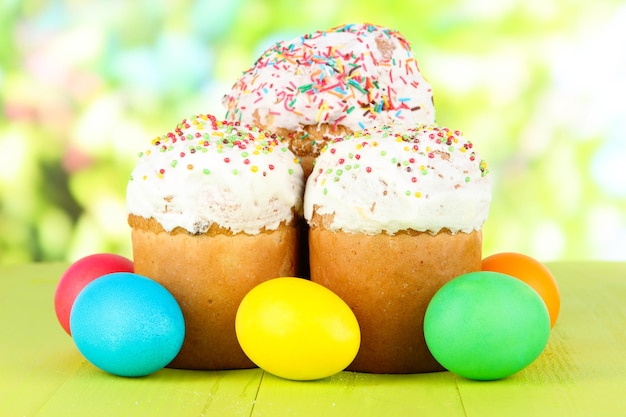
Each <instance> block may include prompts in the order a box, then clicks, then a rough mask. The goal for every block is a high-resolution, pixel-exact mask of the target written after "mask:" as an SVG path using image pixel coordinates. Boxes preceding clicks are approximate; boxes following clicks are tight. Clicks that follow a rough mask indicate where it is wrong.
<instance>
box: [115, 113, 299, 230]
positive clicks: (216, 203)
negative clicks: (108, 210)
mask: <svg viewBox="0 0 626 417" xmlns="http://www.w3.org/2000/svg"><path fill="white" fill-rule="evenodd" d="M302 193H303V174H302V168H301V167H300V164H299V161H298V159H297V158H296V157H295V156H294V155H293V153H292V152H291V151H290V150H289V149H288V148H287V146H286V145H285V144H284V143H283V142H282V141H281V140H280V139H279V138H278V137H276V135H274V134H272V133H270V132H268V131H264V130H261V129H258V128H256V127H251V126H245V125H240V124H239V123H231V122H225V121H218V120H216V118H215V117H214V116H212V115H206V114H201V115H197V116H194V117H192V118H189V119H185V120H183V121H182V122H181V123H180V124H179V125H178V126H177V127H176V129H175V130H174V131H173V132H169V133H167V134H164V135H161V136H159V137H156V138H155V139H154V140H153V141H152V146H151V147H150V148H149V149H148V150H146V151H145V152H142V153H140V157H139V162H138V164H137V166H136V167H135V169H134V170H133V172H132V174H131V178H130V181H129V183H128V188H127V210H128V212H129V214H135V215H139V216H142V217H144V218H154V219H156V220H157V221H158V222H159V223H160V224H161V226H163V228H164V229H165V230H166V231H171V230H173V229H174V228H176V227H182V228H184V229H186V230H187V231H189V232H190V233H193V234H198V233H204V232H206V230H208V228H209V227H210V226H211V225H212V224H214V223H215V224H217V225H219V226H220V227H223V228H227V229H229V230H230V231H232V232H233V233H237V232H245V233H248V234H257V233H259V232H260V231H261V230H262V229H266V230H274V229H276V228H277V227H278V226H279V224H280V223H281V222H289V221H291V220H292V219H293V211H294V209H295V210H296V211H298V210H299V209H300V208H301V200H302Z"/></svg>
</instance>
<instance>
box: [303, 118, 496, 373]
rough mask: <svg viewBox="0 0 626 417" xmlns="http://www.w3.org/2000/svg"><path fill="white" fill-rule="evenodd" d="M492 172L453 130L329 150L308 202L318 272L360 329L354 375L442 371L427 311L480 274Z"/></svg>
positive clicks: (394, 129)
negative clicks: (463, 278)
mask: <svg viewBox="0 0 626 417" xmlns="http://www.w3.org/2000/svg"><path fill="white" fill-rule="evenodd" d="M487 174H488V171H487V168H486V164H485V162H484V161H482V160H481V159H480V158H479V156H478V155H477V154H476V152H475V150H474V149H473V145H472V143H471V142H470V141H468V140H466V139H464V137H463V136H462V134H461V132H459V131H454V130H450V129H447V128H444V127H435V126H427V125H420V126H414V127H398V126H382V127H379V128H372V129H367V130H364V131H361V132H357V133H355V134H353V135H349V136H347V137H345V138H344V139H342V140H337V141H335V142H329V143H328V144H327V145H326V147H325V148H324V149H323V150H322V152H321V154H320V156H319V157H318V158H317V160H316V163H315V167H314V170H313V172H312V174H311V175H310V176H309V178H308V181H307V184H306V191H305V197H304V216H305V218H306V220H307V221H308V224H309V226H310V230H309V245H310V273H311V280H312V281H314V282H318V283H320V284H322V285H324V286H326V287H328V288H329V289H331V290H332V291H334V292H335V293H337V294H338V295H339V296H340V297H341V298H342V299H344V300H345V301H346V302H347V303H348V305H350V307H351V308H352V309H353V311H354V313H355V316H356V317H357V319H358V321H359V325H360V326H361V334H362V341H361V348H360V350H359V353H358V354H357V356H356V358H355V360H354V361H353V362H352V364H351V365H350V366H349V368H348V369H350V370H354V371H363V372H373V373H415V372H431V371H437V370H442V369H443V368H442V367H441V365H440V364H438V363H437V361H436V360H435V359H434V358H433V357H432V355H431V354H430V352H429V350H428V348H427V346H426V344H425V342H424V333H423V319H424V313H425V310H426V307H427V305H428V303H429V301H430V299H431V298H432V296H433V295H434V293H435V292H436V291H437V290H438V289H439V288H440V287H441V286H442V285H443V284H445V283H446V282H447V281H449V280H451V279H453V278H455V277H457V276H459V275H461V274H464V273H468V272H472V271H478V270H480V268H481V256H482V226H483V223H484V222H485V220H486V218H487V215H488V212H489V205H490V201H491V187H490V176H489V175H487Z"/></svg>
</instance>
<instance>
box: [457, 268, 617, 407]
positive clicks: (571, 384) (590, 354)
mask: <svg viewBox="0 0 626 417" xmlns="http://www.w3.org/2000/svg"><path fill="white" fill-rule="evenodd" d="M549 268H550V270H551V271H552V272H553V274H554V275H555V278H556V279H557V282H559V285H560V289H561V300H562V305H561V314H560V316H559V320H558V322H557V324H556V325H555V327H554V329H553V330H552V333H551V335H550V340H549V342H548V346H547V347H546V349H545V350H544V352H543V353H542V354H541V356H539V358H538V359H537V360H536V361H535V362H534V363H532V364H531V365H530V366H529V367H527V368H526V369H524V370H522V371H521V372H519V373H518V374H516V375H513V376H512V377H509V378H506V379H503V380H501V381H494V382H477V381H469V380H465V379H462V378H459V380H458V385H459V392H460V394H461V396H462V398H463V404H464V406H465V409H466V412H467V416H468V417H472V416H481V417H489V416H494V417H495V416H498V417H499V416H502V415H506V416H507V417H515V416H520V417H522V416H524V417H526V416H542V415H546V416H558V415H563V416H570V417H574V416H581V417H583V416H615V417H618V416H619V417H623V416H626V392H625V391H626V349H625V348H624V347H625V346H626V333H625V332H624V325H625V324H626V315H625V314H626V308H625V304H626V264H612V263H598V264H593V265H592V264H589V263H554V264H550V265H549Z"/></svg>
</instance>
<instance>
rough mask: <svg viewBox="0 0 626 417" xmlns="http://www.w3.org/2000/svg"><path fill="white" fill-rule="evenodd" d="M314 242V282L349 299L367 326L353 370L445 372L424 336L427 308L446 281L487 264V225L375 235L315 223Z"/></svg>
mask: <svg viewBox="0 0 626 417" xmlns="http://www.w3.org/2000/svg"><path fill="white" fill-rule="evenodd" d="M309 246H310V268H311V280H312V281H315V282H318V283H320V284H322V285H324V286H326V287H328V288H329V289H331V290H332V291H334V292H335V293H336V294H338V295H339V296H340V297H341V298H342V299H343V300H344V301H346V303H347V304H348V305H349V306H350V307H351V308H352V310H353V311H354V314H355V316H356V318H357V320H358V322H359V325H360V327H361V339H362V340H361V348H360V350H359V353H358V354H357V356H356V358H355V360H354V361H353V362H352V364H351V365H350V366H349V367H348V369H349V370H353V371H360V372H372V373H417V372H433V371H440V370H443V368H442V367H441V365H440V364H439V363H437V361H436V360H435V359H434V358H433V357H432V355H431V354H430V352H429V351H428V348H427V346H426V343H425V341H424V332H423V323H424V313H425V311H426V307H427V306H428V303H429V302H430V300H431V298H432V296H433V295H434V294H435V292H436V291H437V290H438V289H439V288H440V287H441V286H442V285H443V284H445V283H446V282H448V281H449V280H451V279H452V278H454V277H456V276H459V275H461V274H464V273H467V272H472V271H478V270H480V262H481V255H482V251H481V248H482V234H481V232H480V231H474V232H472V233H469V234H466V233H457V234H451V233H448V232H441V233H438V234H436V235H432V234H429V233H417V232H412V233H399V234H396V235H393V236H391V235H388V234H378V235H373V236H370V235H365V234H350V233H344V232H333V231H330V230H328V229H325V228H320V227H313V228H311V229H310V230H309Z"/></svg>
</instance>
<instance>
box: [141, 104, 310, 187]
mask: <svg viewBox="0 0 626 417" xmlns="http://www.w3.org/2000/svg"><path fill="white" fill-rule="evenodd" d="M209 151H212V152H215V153H217V154H224V155H225V156H224V157H223V158H222V160H221V161H222V163H223V164H224V165H226V166H229V165H232V167H231V168H230V169H229V170H230V172H231V173H232V174H233V175H239V174H240V173H241V171H242V167H243V168H244V169H246V170H247V171H249V172H252V173H254V174H258V173H260V174H263V175H267V173H268V172H271V171H274V170H275V169H276V166H275V165H274V164H271V163H270V164H266V165H260V163H259V161H260V160H259V158H258V157H257V156H258V155H267V154H271V153H273V152H283V153H284V152H289V149H288V147H287V146H285V144H284V143H283V141H282V139H281V138H279V137H278V136H276V135H275V134H273V133H271V132H269V131H266V130H262V129H259V128H257V127H253V126H249V125H242V124H240V123H238V122H229V121H220V120H217V119H216V118H215V116H213V115H211V114H198V115H195V116H193V117H191V118H188V119H184V120H183V121H181V122H180V123H179V124H178V125H177V126H176V128H175V129H174V130H173V131H172V132H168V133H166V134H163V135H161V136H158V137H155V138H154V139H153V140H152V146H151V147H150V148H149V149H147V150H146V151H144V152H140V153H139V158H140V159H143V158H148V157H150V155H152V153H153V152H160V153H168V154H169V156H170V158H171V159H170V161H169V163H168V164H165V165H164V166H162V167H158V168H157V169H155V176H156V177H157V178H160V179H162V178H165V177H166V176H167V174H168V172H169V171H170V170H175V169H181V168H183V169H186V170H188V171H195V170H199V171H200V172H202V173H203V174H204V175H211V174H212V173H213V172H214V169H215V168H216V167H215V166H208V165H207V164H209V163H210V162H209V159H207V158H203V157H201V155H202V154H204V153H206V152H209ZM257 160H258V161H257ZM236 161H237V162H241V164H239V163H235V162H236ZM213 163H215V162H213ZM293 164H294V165H297V164H299V160H298V159H297V158H296V159H294V160H293ZM294 172H295V171H294V169H293V168H289V169H288V173H289V174H290V175H293V173H294ZM148 178H149V177H148V176H147V175H143V176H142V180H147V179H148ZM131 180H133V178H132V177H131Z"/></svg>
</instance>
